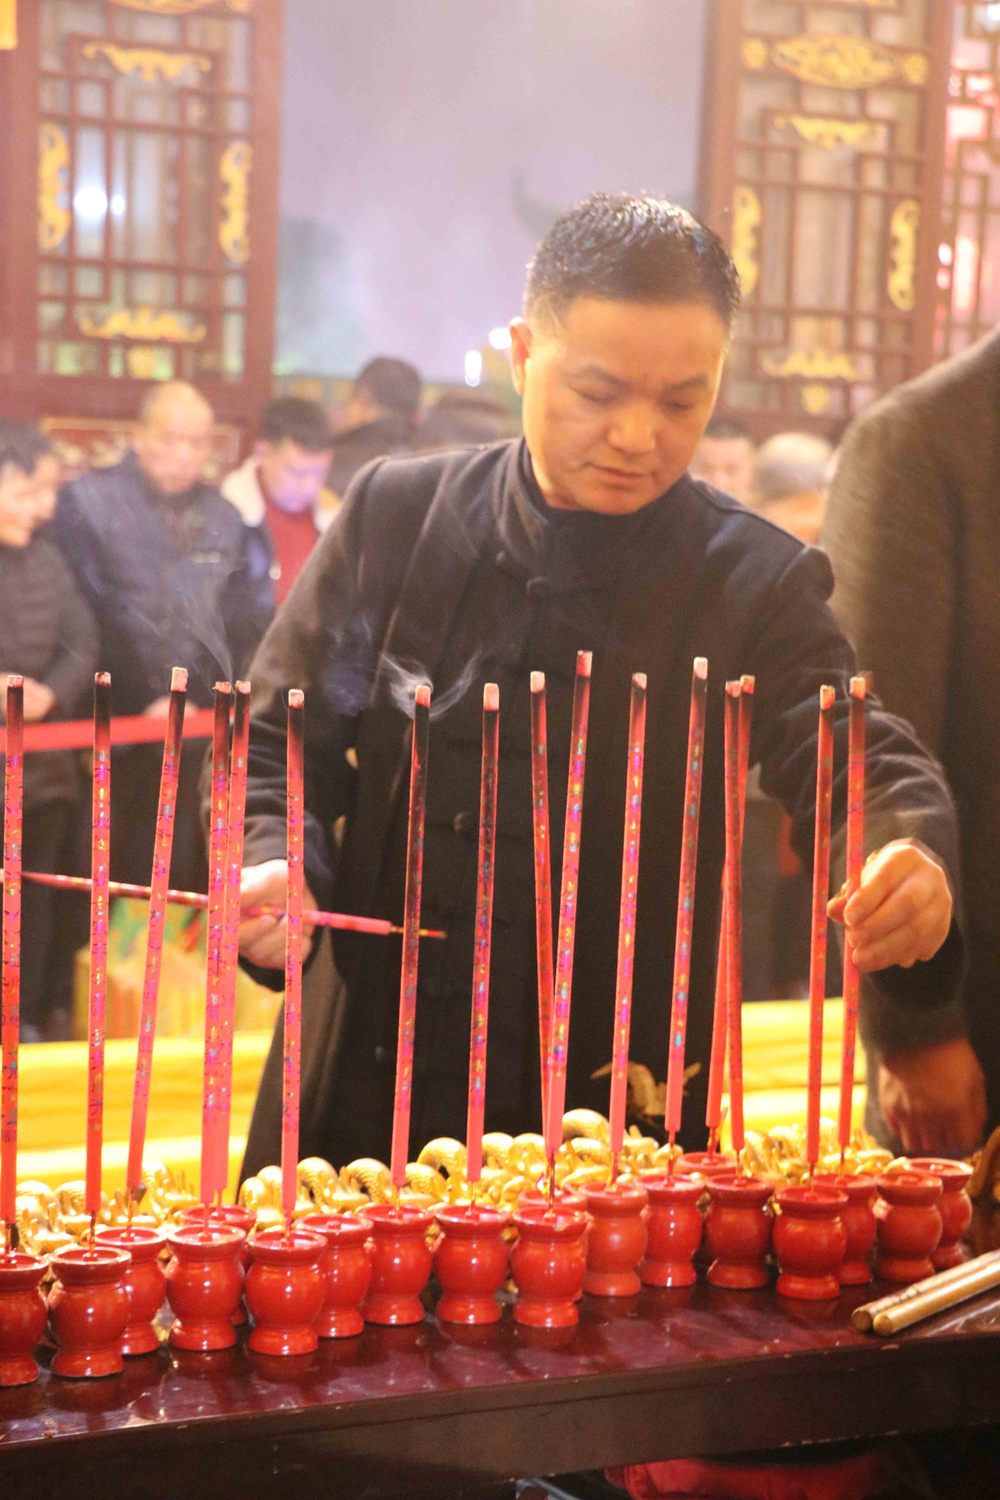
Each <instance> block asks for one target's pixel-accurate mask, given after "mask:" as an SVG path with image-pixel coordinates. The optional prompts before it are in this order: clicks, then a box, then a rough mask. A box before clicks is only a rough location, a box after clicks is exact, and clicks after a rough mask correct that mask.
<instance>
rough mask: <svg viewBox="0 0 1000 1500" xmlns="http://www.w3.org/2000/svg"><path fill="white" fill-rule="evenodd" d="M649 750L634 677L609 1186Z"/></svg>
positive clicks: (628, 1023) (618, 1124)
mask: <svg viewBox="0 0 1000 1500" xmlns="http://www.w3.org/2000/svg"><path fill="white" fill-rule="evenodd" d="M645 744H646V674H645V673H644V672H636V673H635V674H634V675H633V677H632V701H631V705H630V708H629V723H628V771H627V774H626V780H625V837H624V841H623V845H622V887H621V902H620V906H619V911H618V962H617V967H616V970H615V1034H614V1043H613V1050H612V1057H611V1106H610V1109H609V1112H608V1119H609V1124H610V1128H611V1134H610V1144H611V1180H612V1182H613V1181H614V1180H615V1178H616V1177H617V1176H618V1160H619V1157H620V1156H621V1152H622V1142H623V1140H624V1138H625V1101H626V1096H627V1093H628V1047H629V1034H630V1032H631V1029H632V983H633V979H634V977H635V918H636V906H637V902H638V897H639V841H640V837H641V833H642V772H643V762H644V757H645Z"/></svg>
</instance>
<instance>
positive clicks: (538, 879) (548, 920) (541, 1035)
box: [531, 672, 554, 1130]
mask: <svg viewBox="0 0 1000 1500" xmlns="http://www.w3.org/2000/svg"><path fill="white" fill-rule="evenodd" d="M549 828H550V824H549V735H548V727H547V723H546V713H545V673H544V672H532V674H531V831H532V848H533V850H534V862H535V951H536V954H537V969H538V1056H539V1062H540V1065H541V1075H542V1084H541V1088H542V1095H541V1097H542V1129H543V1130H544V1128H545V1120H546V1118H547V1115H548V1100H549V1076H550V1074H551V1071H552V991H553V985H554V976H553V964H552V856H551V852H550V842H549Z"/></svg>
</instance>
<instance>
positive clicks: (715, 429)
mask: <svg viewBox="0 0 1000 1500" xmlns="http://www.w3.org/2000/svg"><path fill="white" fill-rule="evenodd" d="M702 437H703V438H723V439H725V438H745V439H746V441H747V442H748V443H750V444H751V445H752V444H753V435H752V433H751V432H750V429H749V427H747V426H746V425H745V423H743V422H741V421H740V419H739V417H713V418H712V420H711V421H710V422H709V424H708V426H707V427H706V428H705V431H704V432H703V433H702Z"/></svg>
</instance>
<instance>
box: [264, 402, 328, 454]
mask: <svg viewBox="0 0 1000 1500" xmlns="http://www.w3.org/2000/svg"><path fill="white" fill-rule="evenodd" d="M260 437H261V440H262V442H265V443H284V442H286V441H287V442H291V443H297V444H298V446H299V447H300V448H305V449H306V451H307V452H308V453H326V452H328V451H329V450H330V449H332V448H333V442H334V435H333V428H332V427H331V426H330V419H329V417H328V416H327V414H326V412H325V411H324V410H323V408H322V407H321V406H320V404H319V402H318V401H307V400H306V399H305V398H304V397H303V396H278V397H277V399H276V400H274V401H272V402H270V404H269V405H268V406H267V407H266V408H265V410H264V415H263V416H262V417H261V420H260Z"/></svg>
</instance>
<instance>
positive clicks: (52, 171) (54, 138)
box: [38, 120, 71, 251]
mask: <svg viewBox="0 0 1000 1500" xmlns="http://www.w3.org/2000/svg"><path fill="white" fill-rule="evenodd" d="M68 171H69V142H68V140H67V139H66V132H65V131H64V130H63V129H62V128H61V127H60V126H58V125H53V124H52V122H51V121H50V120H44V121H43V122H42V124H41V125H40V126H39V130H38V248H39V250H48V251H52V250H58V249H59V246H60V245H61V244H62V242H63V240H64V239H65V238H66V236H67V234H69V226H70V220H71V215H70V210H69V203H68V197H69V187H68V183H67V179H66V177H64V176H63V174H64V173H68Z"/></svg>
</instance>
